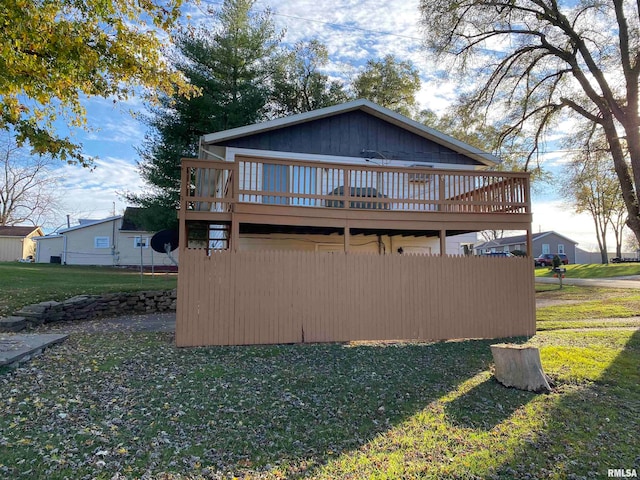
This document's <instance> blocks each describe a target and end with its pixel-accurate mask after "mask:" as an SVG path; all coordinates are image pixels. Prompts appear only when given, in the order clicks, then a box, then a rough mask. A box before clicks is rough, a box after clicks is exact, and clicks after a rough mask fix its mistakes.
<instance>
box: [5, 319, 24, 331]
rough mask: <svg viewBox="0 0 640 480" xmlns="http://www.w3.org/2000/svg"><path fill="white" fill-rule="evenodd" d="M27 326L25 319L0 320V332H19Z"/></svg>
mask: <svg viewBox="0 0 640 480" xmlns="http://www.w3.org/2000/svg"><path fill="white" fill-rule="evenodd" d="M26 326H27V319H26V318H24V317H6V318H0V332H19V331H20V330H23V329H24V328H26Z"/></svg>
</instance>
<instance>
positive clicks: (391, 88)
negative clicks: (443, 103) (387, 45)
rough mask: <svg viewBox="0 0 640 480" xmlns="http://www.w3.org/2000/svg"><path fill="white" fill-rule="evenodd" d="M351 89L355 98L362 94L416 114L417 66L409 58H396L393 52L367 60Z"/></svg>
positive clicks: (401, 110)
mask: <svg viewBox="0 0 640 480" xmlns="http://www.w3.org/2000/svg"><path fill="white" fill-rule="evenodd" d="M353 90H354V92H355V95H356V97H357V98H366V99H367V100H371V101H372V102H375V103H377V104H378V105H381V106H383V107H386V108H389V109H391V110H394V111H396V112H398V113H401V114H402V115H406V116H408V117H413V116H415V115H417V114H418V103H417V100H416V93H417V92H418V90H420V76H419V75H418V70H417V69H416V68H415V67H414V66H413V64H412V63H411V62H408V61H400V60H398V59H396V58H395V57H394V56H393V55H387V56H385V57H384V58H383V59H382V60H381V61H376V60H369V61H368V62H367V65H366V67H365V69H364V70H363V71H362V72H360V74H359V75H358V76H357V77H356V78H355V80H354V81H353Z"/></svg>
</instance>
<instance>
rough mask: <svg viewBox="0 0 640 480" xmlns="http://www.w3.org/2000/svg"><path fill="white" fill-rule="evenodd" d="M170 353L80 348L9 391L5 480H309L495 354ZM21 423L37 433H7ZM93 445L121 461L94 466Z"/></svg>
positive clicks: (11, 381)
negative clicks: (255, 479) (271, 479)
mask: <svg viewBox="0 0 640 480" xmlns="http://www.w3.org/2000/svg"><path fill="white" fill-rule="evenodd" d="M145 339H146V341H143V340H145ZM164 339H165V337H164V336H162V335H155V336H154V335H146V336H144V335H143V334H138V335H111V336H109V335H105V336H103V337H100V338H98V339H96V338H89V337H88V336H87V337H79V339H78V340H76V341H74V342H72V343H73V348H69V349H68V351H66V353H65V355H64V356H63V357H61V358H60V359H59V360H58V361H57V362H47V361H45V360H44V359H43V360H42V361H40V360H35V361H34V362H33V363H32V365H31V366H30V368H35V369H36V370H37V371H38V382H37V383H34V382H33V380H32V375H31V374H29V373H28V371H26V370H25V371H24V372H22V371H16V374H15V375H12V376H11V377H10V378H7V379H6V382H5V383H2V384H0V398H3V396H7V397H9V396H13V397H15V398H14V403H11V405H7V406H6V408H5V410H4V411H3V418H0V434H3V435H5V436H6V438H5V439H4V440H3V441H6V442H7V444H11V445H13V447H12V448H11V449H3V450H4V453H1V452H0V464H4V465H6V466H10V467H7V468H10V469H11V470H10V471H7V472H5V473H7V474H8V475H11V476H14V477H17V476H19V475H21V474H24V473H25V472H26V471H27V470H31V471H30V473H29V474H30V475H31V476H32V477H34V478H62V477H65V476H67V477H70V478H80V477H83V476H84V477H94V476H97V475H98V476H99V475H104V472H111V473H113V472H115V471H119V470H120V469H121V468H122V465H124V464H126V465H127V468H129V469H130V470H129V471H128V475H130V476H132V477H138V476H141V475H143V474H145V472H150V473H158V472H163V471H164V472H167V471H170V472H178V473H187V474H190V473H191V474H192V473H194V472H195V471H202V470H201V469H203V468H205V467H207V468H210V469H211V471H214V472H240V473H242V472H249V473H250V474H254V473H255V472H261V471H264V470H269V471H271V470H272V469H273V468H274V466H277V468H280V469H282V470H283V471H285V472H286V475H287V476H289V477H295V476H300V475H308V474H312V473H313V472H314V471H316V469H317V468H318V467H321V466H323V465H325V464H326V463H327V462H328V461H329V460H330V459H332V458H335V457H336V456H337V455H342V454H343V453H346V452H350V451H353V450H354V449H358V448H360V447H361V446H363V445H365V444H367V443H368V442H371V441H372V440H373V439H374V438H376V437H377V436H378V435H379V434H381V433H384V432H387V431H389V430H390V429H392V428H393V427H395V426H397V425H399V424H401V423H402V422H404V421H405V420H406V419H408V418H410V417H412V416H414V415H415V414H416V413H417V412H419V411H421V410H423V409H425V407H426V406H428V405H429V404H430V403H431V402H433V401H434V400H437V399H438V398H440V397H442V396H444V395H447V394H449V393H450V392H452V391H455V390H456V389H457V388H458V386H459V385H460V384H462V383H464V382H466V381H468V380H469V379H471V378H474V377H475V376H476V375H478V374H482V372H486V370H487V369H488V368H489V365H490V364H491V363H492V358H491V352H490V349H489V345H490V344H491V343H494V342H493V341H467V342H452V343H437V344H430V345H429V344H393V345H383V346H381V345H376V346H374V345H358V346H350V345H337V344H330V345H326V344H324V345H279V346H264V347H218V348H200V349H177V348H175V347H172V346H170V345H168V344H167V343H166V341H164ZM54 387H55V391H56V393H55V395H54V394H51V393H50V392H51V390H52V388H54ZM489 390H491V385H490V384H489V383H488V382H486V385H485V384H483V385H481V386H480V387H478V388H477V389H473V390H472V392H471V394H470V395H468V396H467V398H466V399H463V400H460V403H458V404H455V405H454V406H453V407H452V409H453V410H452V412H453V415H454V416H455V415H458V418H459V419H460V421H461V422H462V421H469V422H474V421H476V419H469V420H467V419H464V418H462V416H461V415H462V414H461V413H460V412H462V411H463V410H464V408H466V404H465V402H470V403H474V402H477V401H483V399H484V397H486V396H490V394H489ZM11 392H14V393H11ZM16 392H18V393H16ZM27 397H29V398H38V401H39V403H40V405H39V406H38V407H37V408H35V407H32V406H31V403H29V402H28V401H27V400H26V399H27ZM61 397H64V398H71V399H81V400H78V402H71V403H65V404H64V411H63V414H62V415H60V408H61V404H60V398H61ZM514 402H515V403H518V402H519V400H514ZM107 405H108V407H107ZM513 408H517V406H516V405H515V404H514V405H511V404H504V405H503V409H505V410H506V411H509V410H511V409H513ZM456 412H458V413H456ZM506 414H507V413H506V412H505V413H504V415H506ZM497 416H498V417H502V416H503V413H502V412H501V413H499V414H497ZM18 417H21V418H29V422H22V423H20V424H19V425H16V426H15V427H11V428H10V423H11V422H12V421H13V420H14V419H15V418H18ZM497 421H499V419H498V418H495V419H492V420H491V422H497ZM113 425H115V427H116V428H112V426H113ZM87 426H90V427H91V428H93V429H94V430H96V429H97V430H99V435H98V436H97V437H95V438H94V435H97V434H93V433H90V432H91V428H89V427H87ZM43 432H46V433H43ZM69 432H79V433H77V436H79V437H78V438H79V439H81V440H83V441H82V442H80V441H76V439H75V437H74V435H69ZM83 432H89V433H83ZM85 436H86V438H85ZM0 437H1V435H0ZM23 438H29V443H28V444H21V443H20V441H21V439H23ZM85 440H86V441H85ZM98 440H99V444H98V443H96V442H97V441H98ZM97 445H99V449H98V450H99V451H109V452H111V453H112V454H111V455H104V456H100V457H96V456H95V455H96V451H98V450H96V448H97V447H96V446H97ZM52 449H57V451H60V452H67V453H66V454H68V457H65V462H60V463H56V461H55V459H53V458H52V455H49V453H48V452H49V450H52ZM118 452H119V453H118ZM116 453H117V454H116ZM23 459H27V461H24V460H23ZM32 460H33V461H32ZM36 460H37V461H36ZM98 462H100V466H97V464H98ZM196 465H197V466H196ZM196 469H198V470H196ZM240 476H242V475H240Z"/></svg>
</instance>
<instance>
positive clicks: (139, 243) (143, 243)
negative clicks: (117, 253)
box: [133, 237, 149, 248]
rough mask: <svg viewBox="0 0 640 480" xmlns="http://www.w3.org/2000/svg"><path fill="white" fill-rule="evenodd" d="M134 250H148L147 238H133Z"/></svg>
mask: <svg viewBox="0 0 640 480" xmlns="http://www.w3.org/2000/svg"><path fill="white" fill-rule="evenodd" d="M133 246H134V247H135V248H149V237H133Z"/></svg>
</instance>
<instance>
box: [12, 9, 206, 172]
mask: <svg viewBox="0 0 640 480" xmlns="http://www.w3.org/2000/svg"><path fill="white" fill-rule="evenodd" d="M181 3H182V0H166V1H158V2H150V1H149V2H146V1H145V2H139V1H136V0H82V1H75V0H47V1H44V0H3V1H2V2H0V26H1V28H2V35H0V129H3V130H7V131H9V130H11V131H12V132H14V133H15V138H16V141H17V142H18V144H19V145H23V144H26V143H28V144H30V146H31V148H32V149H33V151H34V152H36V153H39V154H44V153H48V154H51V155H53V156H54V157H59V158H60V159H62V160H66V161H68V162H78V163H80V164H83V165H86V164H87V163H88V161H87V160H86V159H85V158H84V157H83V156H82V148H81V145H79V144H77V143H75V142H74V141H73V140H72V139H71V138H70V137H64V136H60V135H58V134H57V133H56V131H55V129H54V126H53V123H54V121H55V120H56V119H57V118H60V117H62V118H64V119H66V121H67V122H68V124H69V125H70V126H82V125H84V124H85V119H86V115H85V110H84V108H83V106H82V98H83V97H85V96H86V97H94V96H98V97H110V98H113V99H114V100H126V99H127V98H129V97H130V96H131V95H133V94H134V93H135V90H136V88H139V87H144V88H148V89H152V90H154V91H156V90H157V91H160V92H172V91H173V90H174V89H176V90H178V91H180V92H181V93H182V94H187V93H193V92H194V89H193V88H192V87H190V86H189V85H188V84H187V83H186V82H185V80H184V77H183V76H182V75H181V74H180V73H179V72H176V71H175V70H174V69H172V68H171V66H170V65H169V64H168V63H167V61H166V60H165V57H164V56H163V53H162V46H163V45H166V44H168V42H171V36H170V35H169V34H170V32H171V30H172V28H173V25H174V22H175V21H176V19H177V18H178V16H179V13H180V10H179V9H180V5H181Z"/></svg>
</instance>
